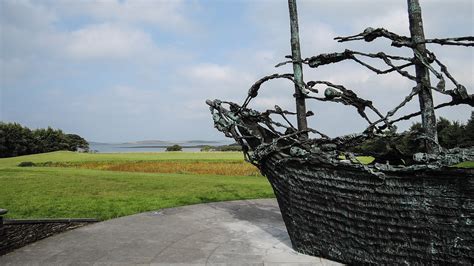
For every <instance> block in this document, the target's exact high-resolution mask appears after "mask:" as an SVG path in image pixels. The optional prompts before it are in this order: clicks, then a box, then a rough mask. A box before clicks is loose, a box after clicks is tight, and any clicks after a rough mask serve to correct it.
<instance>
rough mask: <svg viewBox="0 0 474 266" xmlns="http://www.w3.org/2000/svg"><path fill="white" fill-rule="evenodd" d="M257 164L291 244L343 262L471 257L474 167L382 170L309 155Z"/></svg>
mask: <svg viewBox="0 0 474 266" xmlns="http://www.w3.org/2000/svg"><path fill="white" fill-rule="evenodd" d="M278 159H279V158H278V156H277V155H273V156H269V157H268V158H266V159H265V160H263V161H262V162H261V164H260V169H261V171H262V173H263V174H264V175H265V176H266V177H267V178H268V180H269V182H270V183H271V185H272V187H273V190H274V192H275V195H276V197H277V200H278V204H279V206H280V209H281V212H282V215H283V220H284V222H285V224H286V227H287V229H288V233H289V235H290V239H291V242H292V245H293V248H294V249H295V250H297V251H299V252H301V253H304V254H309V255H313V256H320V257H324V258H328V259H332V260H336V261H340V262H344V263H351V264H352V263H369V264H372V263H373V264H393V263H396V264H402V263H403V264H406V263H408V264H412V263H422V264H426V263H434V264H453V263H454V264H466V265H472V263H473V262H474V236H473V235H474V217H473V216H474V199H473V195H474V171H472V169H453V168H447V169H444V170H436V171H434V170H430V171H427V170H424V171H410V172H392V173H389V172H387V173H385V175H384V176H383V177H379V176H375V175H373V174H370V173H367V172H364V171H360V170H357V169H353V168H351V167H341V166H338V167H332V166H328V165H318V164H315V163H314V162H304V161H291V160H290V161H285V162H281V160H278Z"/></svg>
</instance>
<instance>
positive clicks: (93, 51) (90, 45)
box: [65, 23, 155, 59]
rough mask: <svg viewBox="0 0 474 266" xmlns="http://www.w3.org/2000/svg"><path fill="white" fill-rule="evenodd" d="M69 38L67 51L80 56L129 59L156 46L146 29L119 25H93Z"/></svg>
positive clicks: (149, 51)
mask: <svg viewBox="0 0 474 266" xmlns="http://www.w3.org/2000/svg"><path fill="white" fill-rule="evenodd" d="M67 39H68V40H67V42H68V44H67V46H66V48H65V49H66V53H67V54H68V55H70V56H72V57H73V58H77V59H91V58H128V57H131V56H133V55H137V54H140V53H145V54H149V53H153V52H154V51H153V50H154V49H155V45H154V43H153V41H152V39H151V37H150V36H149V35H148V34H147V33H145V32H144V31H142V30H139V29H136V28H131V27H128V26H123V25H117V24H108V23H106V24H99V25H90V26H87V27H84V28H81V29H79V30H77V31H74V32H71V33H70V34H69V36H68V37H67Z"/></svg>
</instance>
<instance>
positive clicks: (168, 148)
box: [166, 144, 183, 151]
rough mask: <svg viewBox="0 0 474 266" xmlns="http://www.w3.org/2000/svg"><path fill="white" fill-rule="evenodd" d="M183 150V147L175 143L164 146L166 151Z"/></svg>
mask: <svg viewBox="0 0 474 266" xmlns="http://www.w3.org/2000/svg"><path fill="white" fill-rule="evenodd" d="M182 150H183V147H181V146H179V145H177V144H175V145H173V146H168V147H166V151H182Z"/></svg>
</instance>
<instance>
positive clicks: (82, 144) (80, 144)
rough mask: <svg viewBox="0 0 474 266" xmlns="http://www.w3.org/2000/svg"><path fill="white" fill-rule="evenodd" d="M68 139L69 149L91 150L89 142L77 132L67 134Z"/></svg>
mask: <svg viewBox="0 0 474 266" xmlns="http://www.w3.org/2000/svg"><path fill="white" fill-rule="evenodd" d="M66 139H67V141H68V143H69V148H68V150H70V151H77V150H79V149H81V150H83V151H86V152H87V151H89V143H88V142H87V141H86V140H85V139H83V138H82V137H81V136H79V135H77V134H66Z"/></svg>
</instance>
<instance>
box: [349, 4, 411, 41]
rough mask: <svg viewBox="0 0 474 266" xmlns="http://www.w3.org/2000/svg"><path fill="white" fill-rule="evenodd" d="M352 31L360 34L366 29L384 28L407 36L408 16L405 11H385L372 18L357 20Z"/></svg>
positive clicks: (398, 9)
mask: <svg viewBox="0 0 474 266" xmlns="http://www.w3.org/2000/svg"><path fill="white" fill-rule="evenodd" d="M354 25H355V27H354V29H355V30H356V31H357V30H359V31H360V32H362V31H363V30H364V29H365V28H367V27H373V28H384V29H387V30H389V31H391V32H395V33H397V34H399V35H405V36H408V35H409V34H410V32H409V28H408V14H407V11H406V9H402V8H396V9H386V10H383V11H382V12H381V13H379V14H374V15H373V16H364V17H360V18H359V19H357V21H356V22H355V23H354Z"/></svg>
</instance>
